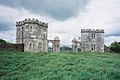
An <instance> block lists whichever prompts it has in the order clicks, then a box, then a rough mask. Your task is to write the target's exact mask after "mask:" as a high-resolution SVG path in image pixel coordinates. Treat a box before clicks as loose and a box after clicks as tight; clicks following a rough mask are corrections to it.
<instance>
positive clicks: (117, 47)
mask: <svg viewBox="0 0 120 80" xmlns="http://www.w3.org/2000/svg"><path fill="white" fill-rule="evenodd" d="M110 50H111V51H113V52H116V53H120V42H114V43H112V44H111V47H110Z"/></svg>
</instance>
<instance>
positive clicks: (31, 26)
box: [16, 18, 60, 52]
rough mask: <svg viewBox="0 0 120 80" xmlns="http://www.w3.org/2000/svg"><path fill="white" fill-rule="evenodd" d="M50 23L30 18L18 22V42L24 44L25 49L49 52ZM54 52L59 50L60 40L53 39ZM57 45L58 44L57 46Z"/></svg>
mask: <svg viewBox="0 0 120 80" xmlns="http://www.w3.org/2000/svg"><path fill="white" fill-rule="evenodd" d="M47 37H48V23H44V22H41V21H39V20H38V19H34V18H32V19H31V18H28V19H25V20H23V21H18V22H16V43H17V44H24V51H31V52H48V42H49V40H48V39H47ZM52 42H53V49H54V52H59V51H60V50H59V48H60V44H59V43H60V40H58V39H57V40H56V39H55V40H53V41H52ZM56 45H57V46H56Z"/></svg>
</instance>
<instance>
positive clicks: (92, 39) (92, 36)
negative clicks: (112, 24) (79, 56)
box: [81, 29, 104, 52]
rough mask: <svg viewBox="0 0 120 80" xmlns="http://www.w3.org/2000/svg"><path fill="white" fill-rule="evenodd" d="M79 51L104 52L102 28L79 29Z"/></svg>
mask: <svg viewBox="0 0 120 80" xmlns="http://www.w3.org/2000/svg"><path fill="white" fill-rule="evenodd" d="M81 51H97V52H104V30H103V29H81Z"/></svg>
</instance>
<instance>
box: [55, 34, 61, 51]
mask: <svg viewBox="0 0 120 80" xmlns="http://www.w3.org/2000/svg"><path fill="white" fill-rule="evenodd" d="M53 52H60V39H59V38H58V36H57V37H55V38H54V43H53Z"/></svg>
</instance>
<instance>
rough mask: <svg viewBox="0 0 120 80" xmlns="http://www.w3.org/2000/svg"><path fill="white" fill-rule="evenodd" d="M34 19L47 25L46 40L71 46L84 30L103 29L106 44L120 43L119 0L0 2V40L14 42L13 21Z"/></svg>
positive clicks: (9, 0) (5, 0)
mask: <svg viewBox="0 0 120 80" xmlns="http://www.w3.org/2000/svg"><path fill="white" fill-rule="evenodd" d="M29 17H30V18H32V17H34V18H37V19H39V20H41V21H44V22H47V23H48V32H49V33H48V35H49V36H48V39H53V38H54V37H55V36H59V38H60V40H61V45H70V44H71V40H72V39H73V38H74V37H79V36H80V30H81V29H83V28H85V29H87V28H91V29H104V30H105V44H106V45H110V43H111V42H114V41H120V0H0V38H1V39H5V40H7V41H9V42H14V43H15V39H16V27H15V24H16V21H19V20H24V18H29Z"/></svg>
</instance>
